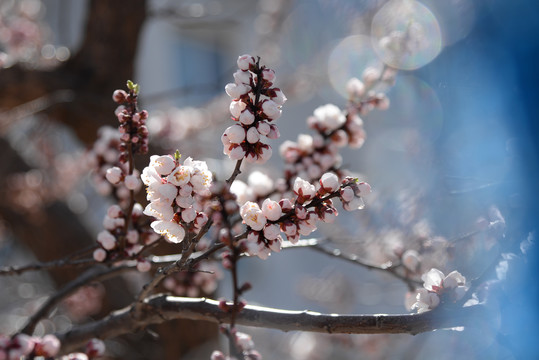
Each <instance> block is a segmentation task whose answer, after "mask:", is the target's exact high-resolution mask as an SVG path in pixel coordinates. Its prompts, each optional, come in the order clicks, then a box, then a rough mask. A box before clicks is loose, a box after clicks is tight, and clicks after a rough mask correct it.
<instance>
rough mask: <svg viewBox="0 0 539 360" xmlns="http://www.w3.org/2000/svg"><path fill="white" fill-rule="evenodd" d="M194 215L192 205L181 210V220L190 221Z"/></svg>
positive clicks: (195, 214) (195, 213) (193, 218)
mask: <svg viewBox="0 0 539 360" xmlns="http://www.w3.org/2000/svg"><path fill="white" fill-rule="evenodd" d="M196 216H197V212H196V211H195V209H194V208H193V207H189V208H187V209H184V210H182V220H183V221H185V222H186V223H190V222H191V221H193V220H195V218H196Z"/></svg>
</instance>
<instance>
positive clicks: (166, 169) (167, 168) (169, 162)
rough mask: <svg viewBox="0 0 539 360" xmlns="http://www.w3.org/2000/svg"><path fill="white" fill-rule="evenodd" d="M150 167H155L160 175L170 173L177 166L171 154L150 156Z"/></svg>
mask: <svg viewBox="0 0 539 360" xmlns="http://www.w3.org/2000/svg"><path fill="white" fill-rule="evenodd" d="M150 167H153V168H154V169H155V171H156V172H157V173H158V174H159V175H168V174H170V173H171V172H172V170H174V168H175V167H176V162H175V161H174V159H173V158H172V156H170V155H163V156H158V155H152V156H150Z"/></svg>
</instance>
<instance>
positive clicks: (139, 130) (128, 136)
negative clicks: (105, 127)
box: [112, 81, 148, 163]
mask: <svg viewBox="0 0 539 360" xmlns="http://www.w3.org/2000/svg"><path fill="white" fill-rule="evenodd" d="M127 88H128V90H129V92H126V91H124V90H116V91H114V93H113V94H112V99H113V100H114V102H116V103H117V104H119V106H118V107H117V108H116V111H115V114H116V116H117V117H118V121H119V122H120V126H119V128H118V129H119V130H120V133H121V134H122V135H121V137H120V139H121V141H122V143H121V144H120V148H119V149H120V152H121V154H120V162H122V163H127V162H128V160H129V159H128V158H129V150H131V152H132V153H133V154H146V153H147V152H148V128H147V127H146V120H147V119H148V112H147V111H146V110H142V111H138V108H137V97H138V93H139V86H138V84H134V83H133V82H132V81H128V82H127Z"/></svg>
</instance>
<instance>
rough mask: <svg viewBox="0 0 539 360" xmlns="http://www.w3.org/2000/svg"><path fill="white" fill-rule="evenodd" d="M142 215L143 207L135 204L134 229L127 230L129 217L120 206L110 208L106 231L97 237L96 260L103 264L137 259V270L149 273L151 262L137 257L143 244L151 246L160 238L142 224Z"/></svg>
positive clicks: (133, 211) (107, 215)
mask: <svg viewBox="0 0 539 360" xmlns="http://www.w3.org/2000/svg"><path fill="white" fill-rule="evenodd" d="M142 213H143V209H142V205H140V204H139V203H135V205H134V206H133V209H132V211H131V222H132V224H133V226H134V229H126V226H125V222H126V216H127V215H126V214H125V213H124V211H123V210H122V209H121V208H120V207H119V206H118V205H112V206H110V207H109V208H108V210H107V214H106V215H105V218H104V219H103V227H104V230H103V231H101V232H100V233H99V234H98V235H97V243H98V245H99V248H97V249H96V250H94V253H93V257H94V259H95V260H96V261H99V262H103V261H105V260H111V261H114V260H122V259H125V258H126V257H130V258H131V257H135V259H136V260H137V269H138V270H139V271H141V272H146V271H149V270H150V268H151V264H150V262H149V261H148V260H146V259H144V258H142V257H140V256H137V255H138V254H139V253H140V251H141V250H142V248H143V245H142V244H145V245H148V244H151V243H153V242H155V241H156V240H157V239H158V238H159V236H157V235H156V234H155V233H153V232H151V231H149V229H148V228H147V227H146V226H144V225H143V224H142V222H143V221H142V220H143V219H142Z"/></svg>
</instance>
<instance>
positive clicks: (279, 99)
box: [271, 89, 287, 106]
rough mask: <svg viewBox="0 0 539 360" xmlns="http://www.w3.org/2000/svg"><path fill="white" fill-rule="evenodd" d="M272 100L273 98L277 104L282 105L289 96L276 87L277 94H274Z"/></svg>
mask: <svg viewBox="0 0 539 360" xmlns="http://www.w3.org/2000/svg"><path fill="white" fill-rule="evenodd" d="M271 100H273V101H274V102H275V103H276V104H277V105H280V106H282V105H283V104H284V103H285V102H286V100H287V98H286V96H285V95H284V93H283V92H282V91H281V90H279V89H276V90H275V96H273V97H272V98H271Z"/></svg>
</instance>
